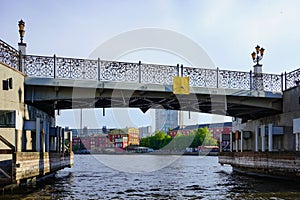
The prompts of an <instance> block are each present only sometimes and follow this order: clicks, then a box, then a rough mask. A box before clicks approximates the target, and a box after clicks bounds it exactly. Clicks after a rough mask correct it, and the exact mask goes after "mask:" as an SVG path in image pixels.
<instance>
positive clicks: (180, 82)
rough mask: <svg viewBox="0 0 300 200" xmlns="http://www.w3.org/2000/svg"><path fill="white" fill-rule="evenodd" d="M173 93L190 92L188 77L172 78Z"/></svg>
mask: <svg viewBox="0 0 300 200" xmlns="http://www.w3.org/2000/svg"><path fill="white" fill-rule="evenodd" d="M173 93H174V94H190V77H179V76H175V77H174V78H173Z"/></svg>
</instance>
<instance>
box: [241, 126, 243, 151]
mask: <svg viewBox="0 0 300 200" xmlns="http://www.w3.org/2000/svg"><path fill="white" fill-rule="evenodd" d="M241 152H243V131H241Z"/></svg>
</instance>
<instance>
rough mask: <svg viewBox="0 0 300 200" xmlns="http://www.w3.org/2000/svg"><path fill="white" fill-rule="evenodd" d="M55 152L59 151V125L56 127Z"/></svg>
mask: <svg viewBox="0 0 300 200" xmlns="http://www.w3.org/2000/svg"><path fill="white" fill-rule="evenodd" d="M55 147H56V149H55V150H56V152H57V153H58V152H59V151H60V127H58V126H57V127H56V145H55Z"/></svg>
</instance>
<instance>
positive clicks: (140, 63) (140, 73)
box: [139, 61, 142, 83]
mask: <svg viewBox="0 0 300 200" xmlns="http://www.w3.org/2000/svg"><path fill="white" fill-rule="evenodd" d="M141 65H142V62H141V61H139V83H142V71H141V67H142V66H141Z"/></svg>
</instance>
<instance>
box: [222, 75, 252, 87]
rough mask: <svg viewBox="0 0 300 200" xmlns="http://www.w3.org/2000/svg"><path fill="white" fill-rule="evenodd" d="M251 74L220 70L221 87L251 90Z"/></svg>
mask: <svg viewBox="0 0 300 200" xmlns="http://www.w3.org/2000/svg"><path fill="white" fill-rule="evenodd" d="M251 79H252V76H251V73H250V72H237V71H228V70H220V71H219V87H221V88H234V89H245V90H247V89H250V88H251Z"/></svg>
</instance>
